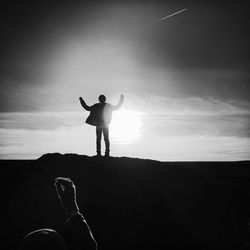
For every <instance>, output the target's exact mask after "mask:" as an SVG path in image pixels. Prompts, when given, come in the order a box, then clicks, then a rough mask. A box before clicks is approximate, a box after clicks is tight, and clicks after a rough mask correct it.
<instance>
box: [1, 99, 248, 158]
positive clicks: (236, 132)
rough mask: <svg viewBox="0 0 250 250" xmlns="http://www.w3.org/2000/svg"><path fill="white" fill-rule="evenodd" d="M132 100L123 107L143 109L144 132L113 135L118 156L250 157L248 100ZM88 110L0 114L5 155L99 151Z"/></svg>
mask: <svg viewBox="0 0 250 250" xmlns="http://www.w3.org/2000/svg"><path fill="white" fill-rule="evenodd" d="M130 99H131V102H130V103H128V104H127V106H124V107H123V108H124V109H130V110H133V111H136V112H139V113H140V114H143V115H141V123H142V124H141V128H140V129H141V136H140V137H138V138H136V140H134V141H131V142H130V143H129V145H125V144H122V143H119V141H116V140H115V139H114V140H113V139H112V143H111V145H112V147H111V148H112V153H113V154H114V155H117V156H122V155H127V156H131V157H142V158H153V159H158V160H185V159H186V160H244V159H248V158H249V157H248V156H249V155H250V154H249V153H250V152H249V148H250V147H249V144H250V132H249V121H250V114H249V103H244V102H243V103H241V102H235V101H223V100H218V99H202V98H187V99H178V98H176V99H174V98H172V99H171V98H163V97H162V98H157V97H149V98H145V99H143V100H142V99H136V98H132V97H131V98H130ZM124 105H125V104H124ZM117 112H119V111H117ZM87 115H88V113H87V112H31V113H0V138H1V144H0V149H1V151H0V155H1V158H25V157H31V158H35V157H39V156H40V155H42V154H44V153H47V152H65V153H66V152H75V153H80V154H90V155H91V154H94V152H95V129H94V128H93V127H91V126H88V125H86V124H85V123H84V121H85V119H86V117H87ZM131 122H133V121H131ZM123 129H124V128H123ZM121 133H122V131H121Z"/></svg>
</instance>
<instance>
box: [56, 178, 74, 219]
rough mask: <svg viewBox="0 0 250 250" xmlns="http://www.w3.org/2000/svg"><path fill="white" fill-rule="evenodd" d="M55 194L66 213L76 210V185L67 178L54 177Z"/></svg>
mask: <svg viewBox="0 0 250 250" xmlns="http://www.w3.org/2000/svg"><path fill="white" fill-rule="evenodd" d="M55 186H56V192H57V195H58V197H59V199H60V201H61V203H62V206H63V208H64V209H65V212H66V213H67V214H71V213H73V212H75V211H78V210H79V208H78V206H77V202H76V187H75V185H74V183H73V181H71V180H70V179H69V178H64V177H57V178H56V179H55Z"/></svg>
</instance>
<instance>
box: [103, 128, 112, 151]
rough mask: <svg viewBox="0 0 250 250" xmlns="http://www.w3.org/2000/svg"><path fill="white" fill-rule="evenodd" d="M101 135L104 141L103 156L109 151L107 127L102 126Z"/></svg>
mask: <svg viewBox="0 0 250 250" xmlns="http://www.w3.org/2000/svg"><path fill="white" fill-rule="evenodd" d="M103 136H104V141H105V147H106V151H105V156H109V151H110V143H109V127H108V126H106V127H103Z"/></svg>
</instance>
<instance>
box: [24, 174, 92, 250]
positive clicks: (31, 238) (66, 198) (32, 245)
mask: <svg viewBox="0 0 250 250" xmlns="http://www.w3.org/2000/svg"><path fill="white" fill-rule="evenodd" d="M55 186H56V191H57V195H58V198H59V199H60V202H61V204H62V206H63V208H64V210H65V213H66V215H67V216H68V219H67V220H66V222H65V224H66V226H67V229H68V231H69V234H70V237H71V239H72V242H73V245H74V246H73V248H74V249H75V250H82V249H84V250H97V243H96V241H95V239H94V237H93V235H92V232H91V230H90V228H89V226H88V224H87V222H86V220H85V219H84V217H83V215H82V214H81V213H80V211H79V208H78V205H77V202H76V188H75V185H74V183H73V182H72V181H71V180H70V179H69V178H63V177H58V178H56V179H55ZM34 249H35V250H40V249H41V250H47V249H53V250H68V249H69V248H68V246H67V244H66V241H64V239H63V237H62V236H61V235H60V234H59V233H58V232H56V231H55V230H52V229H39V230H36V231H33V232H31V233H29V234H27V235H26V236H25V237H24V238H23V239H22V241H21V243H20V246H19V250H34Z"/></svg>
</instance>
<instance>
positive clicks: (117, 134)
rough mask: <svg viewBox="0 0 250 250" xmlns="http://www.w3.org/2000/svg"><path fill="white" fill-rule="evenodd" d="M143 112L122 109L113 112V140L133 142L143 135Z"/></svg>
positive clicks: (124, 142) (111, 131)
mask: <svg viewBox="0 0 250 250" xmlns="http://www.w3.org/2000/svg"><path fill="white" fill-rule="evenodd" d="M142 115H143V113H142V112H139V111H133V110H128V109H121V110H118V111H115V112H114V113H113V118H112V122H111V124H110V138H111V140H112V141H113V142H116V143H121V144H126V143H132V142H133V141H135V140H136V139H138V138H139V137H140V135H141V129H142V125H143V122H142Z"/></svg>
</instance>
